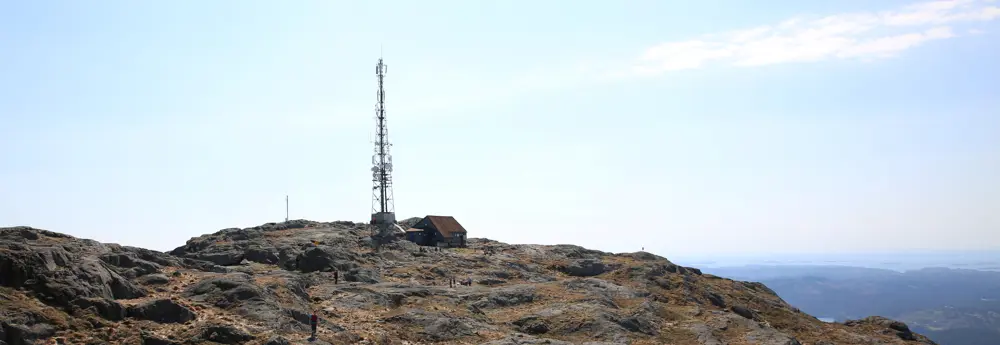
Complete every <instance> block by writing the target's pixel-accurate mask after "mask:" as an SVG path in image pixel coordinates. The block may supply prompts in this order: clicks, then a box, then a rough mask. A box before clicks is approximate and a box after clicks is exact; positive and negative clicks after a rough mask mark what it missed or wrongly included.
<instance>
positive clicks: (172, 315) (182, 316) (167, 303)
mask: <svg viewBox="0 0 1000 345" xmlns="http://www.w3.org/2000/svg"><path fill="white" fill-rule="evenodd" d="M128 316H129V317H132V318H136V319H140V320H149V321H153V322H157V323H185V322H188V321H191V320H194V319H195V318H196V317H197V316H196V315H195V313H194V312H193V311H191V309H188V307H185V306H183V305H180V304H177V302H174V301H172V300H169V299H158V300H154V301H149V302H146V303H143V304H140V305H137V306H134V307H129V308H128Z"/></svg>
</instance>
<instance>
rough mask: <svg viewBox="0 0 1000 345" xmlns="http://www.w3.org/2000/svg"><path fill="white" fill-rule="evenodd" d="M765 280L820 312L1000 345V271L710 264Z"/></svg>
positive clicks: (958, 341) (959, 344)
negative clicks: (884, 319)
mask: <svg viewBox="0 0 1000 345" xmlns="http://www.w3.org/2000/svg"><path fill="white" fill-rule="evenodd" d="M705 272H706V273H710V274H713V275H718V276H721V277H726V278H731V279H736V280H745V281H759V282H762V283H764V284H765V285H767V286H768V287H770V288H771V289H772V290H774V291H775V292H777V293H778V295H779V296H781V297H782V298H783V299H784V300H785V301H787V302H788V303H790V304H792V305H794V306H796V307H798V308H801V309H802V311H804V312H807V313H809V314H812V315H816V316H817V317H820V318H825V319H834V320H836V321H844V320H848V319H856V318H858V317H861V316H864V315H882V316H886V317H890V318H893V319H896V320H899V321H903V322H905V323H907V324H908V325H910V327H911V328H913V329H914V330H916V331H918V332H920V333H922V334H924V335H927V336H928V337H930V338H931V339H932V340H934V341H936V342H938V343H939V344H942V345H980V344H982V345H988V344H989V345H996V344H1000V272H991V271H980V270H969V269H954V268H924V269H919V270H913V271H906V272H898V271H894V270H887V269H876V268H863V267H850V266H805V265H799V266H796V265H747V266H740V267H717V268H706V269H705Z"/></svg>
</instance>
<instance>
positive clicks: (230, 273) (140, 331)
mask: <svg viewBox="0 0 1000 345" xmlns="http://www.w3.org/2000/svg"><path fill="white" fill-rule="evenodd" d="M409 221H410V222H412V221H413V220H409ZM367 233H368V232H367V231H366V229H365V225H364V224H361V223H351V222H333V223H319V222H311V221H301V220H300V221H289V222H285V223H277V224H274V223H270V224H265V225H262V226H258V227H253V228H247V229H235V228H234V229H224V230H221V231H218V232H216V233H213V234H210V235H204V236H201V237H197V238H193V239H191V240H189V241H187V243H186V244H184V245H183V246H181V247H179V248H177V249H174V250H173V251H171V252H169V253H163V252H158V251H153V250H147V249H141V248H134V247H128V246H121V245H116V244H105V243H99V242H96V241H92V240H87V239H79V238H75V237H72V236H68V235H64V234H60V233H56V232H51V231H46V230H39V229H34V228H30V227H14V228H3V229H0V286H2V287H0V323H2V328H0V345H3V344H7V345H22V344H143V345H171V344H258V345H280V344H428V343H436V344H491V345H517V344H553V345H558V344H592V345H597V344H715V345H720V344H769V345H771V344H773V345H791V344H817V345H819V344H826V345H833V344H838V345H841V344H933V343H932V342H931V341H929V340H928V339H927V338H925V337H923V336H921V335H919V334H916V333H913V332H911V331H910V330H909V328H908V327H907V326H906V325H905V324H903V323H901V322H896V321H893V320H888V319H885V318H880V317H870V318H866V319H863V320H854V321H849V322H845V323H825V322H822V321H820V320H817V319H816V318H814V317H812V316H809V315H807V314H804V313H802V312H801V311H799V310H798V309H796V308H794V307H792V306H790V305H788V304H787V303H785V302H784V301H782V300H781V298H779V297H778V296H777V295H775V293H774V292H773V291H771V290H770V289H768V288H767V287H766V286H764V285H762V284H760V283H751V282H741V281H733V280H729V279H723V278H719V277H715V276H711V275H707V274H702V273H701V272H700V271H699V270H698V269H695V268H690V267H682V266H679V265H676V264H673V263H671V262H670V261H669V260H667V259H665V258H663V257H660V256H656V255H653V254H649V253H645V252H639V253H619V254H612V253H605V252H600V251H596V250H588V249H585V248H581V247H578V246H572V245H554V246H547V245H511V244H505V243H500V242H496V241H491V240H487V239H470V240H469V246H468V248H446V249H440V250H437V249H434V248H423V247H419V246H417V245H414V244H413V243H410V242H406V241H395V242H393V243H390V244H387V245H385V246H383V247H382V248H380V250H379V251H373V250H372V249H370V248H369V247H368V246H367V243H369V242H368V240H367V239H366V238H365V236H366V234H367ZM335 275H336V277H337V278H338V279H337V280H336V281H335V279H334V277H335ZM453 281H454V282H455V284H452V282H453ZM466 282H471V284H464V283H466ZM313 312H315V313H316V314H317V315H318V316H319V330H318V334H317V337H316V338H315V339H310V327H309V322H310V315H311V314H312V313H313Z"/></svg>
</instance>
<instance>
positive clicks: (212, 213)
mask: <svg viewBox="0 0 1000 345" xmlns="http://www.w3.org/2000/svg"><path fill="white" fill-rule="evenodd" d="M998 23H1000V2H997V1H989V0H961V1H938V2H913V1H896V0H883V1H862V0H844V1H811V2H804V1H792V0H761V1H752V2H748V1H698V2H695V1H666V0H664V1H652V0H650V1H641V0H636V1H622V2H614V3H612V2H603V1H578V2H573V3H572V4H570V3H566V2H557V1H547V2H537V1H474V2H473V1H458V0H455V1H421V2H412V1H367V2H354V1H352V2H348V1H319V0H316V1H296V2H290V3H289V2H283V3H281V4H279V3H277V2H271V1H235V0H220V1H209V2H205V1H171V2H169V3H168V2H136V1H124V0H122V1H112V0H106V1H96V2H79V1H5V2H0V226H13V225H28V226H34V227H37V228H43V229H49V230H53V231H57V232H62V233H67V234H71V235H74V236H77V237H82V238H91V239H96V240H99V241H102V242H113V243H119V244H123V245H132V246H140V247H146V248H152V249H158V250H170V249H173V248H175V247H178V246H180V245H182V244H183V243H184V242H185V241H186V240H188V239H189V238H191V237H195V236H198V235H201V234H205V233H210V232H214V231H217V230H220V229H223V228H230V227H251V226H256V225H260V224H263V223H266V222H277V221H282V220H283V219H284V217H285V196H286V195H288V196H289V200H290V202H289V212H290V217H291V218H292V219H310V220H316V221H334V220H352V221H366V220H367V219H368V218H369V216H370V213H371V185H372V183H371V175H370V171H369V169H370V168H371V166H370V164H371V154H372V143H371V141H370V139H371V136H372V133H373V132H374V119H373V116H374V104H375V92H376V79H375V75H374V70H375V64H376V62H377V60H378V59H379V57H380V56H381V57H383V58H384V59H385V62H386V64H387V65H388V66H389V67H388V75H387V77H386V85H385V87H386V115H387V117H388V125H389V137H390V140H391V141H392V142H393V144H394V146H393V148H392V153H393V159H394V167H395V169H394V176H393V178H394V180H393V181H394V184H395V187H394V194H395V209H396V212H397V214H398V218H406V217H414V216H424V215H428V214H432V215H451V216H454V217H456V219H458V220H459V221H460V222H461V223H462V224H463V225H464V226H465V227H466V228H467V229H468V231H469V232H470V235H469V236H470V237H486V238H490V239H496V240H501V241H505V242H510V243H541V244H557V243H567V244H578V245H582V246H585V247H590V248H596V249H601V250H606V251H614V252H626V251H628V252H631V251H638V250H640V249H643V248H644V249H645V250H646V251H650V252H654V253H657V254H660V255H663V256H666V257H668V258H672V257H682V256H692V255H698V256H702V257H704V256H711V255H721V254H727V255H731V254H755V253H756V254H760V253H765V254H766V253H851V252H889V251H903V250H907V251H913V250H982V249H998V248H1000V212H997V210H998V206H997V205H1000V180H998V179H1000V97H998V96H1000V92H998V91H997V90H1000V65H998V63H997V61H1000V39H998V38H1000V24H998Z"/></svg>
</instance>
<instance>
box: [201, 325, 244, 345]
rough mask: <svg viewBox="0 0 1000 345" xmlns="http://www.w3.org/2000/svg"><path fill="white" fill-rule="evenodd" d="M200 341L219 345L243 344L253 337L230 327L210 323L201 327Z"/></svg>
mask: <svg viewBox="0 0 1000 345" xmlns="http://www.w3.org/2000/svg"><path fill="white" fill-rule="evenodd" d="M201 339H203V340H207V341H211V342H216V343H219V344H243V343H246V342H248V341H251V340H253V339H254V336H252V335H250V334H249V333H247V332H244V331H243V330H241V329H239V328H236V327H233V326H232V325H225V324H218V323H211V324H207V325H204V326H203V328H202V331H201Z"/></svg>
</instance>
